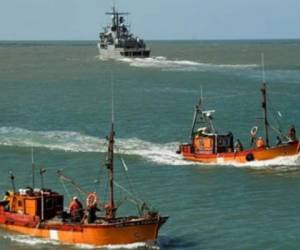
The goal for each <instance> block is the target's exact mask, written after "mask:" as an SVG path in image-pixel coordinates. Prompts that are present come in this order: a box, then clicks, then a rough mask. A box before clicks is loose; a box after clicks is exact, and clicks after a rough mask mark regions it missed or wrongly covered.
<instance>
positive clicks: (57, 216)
mask: <svg viewBox="0 0 300 250" xmlns="http://www.w3.org/2000/svg"><path fill="white" fill-rule="evenodd" d="M114 135H115V132H114V127H113V122H112V125H111V131H110V134H109V136H108V155H107V162H106V164H105V165H106V167H107V169H108V174H109V195H108V202H107V203H106V204H103V206H102V208H103V209H102V212H103V214H102V216H98V215H96V210H98V211H99V209H98V208H97V205H98V206H99V207H100V206H101V204H100V201H99V200H98V198H97V195H96V193H87V192H84V193H85V194H86V195H87V200H86V207H84V206H83V207H81V208H80V209H78V210H77V212H80V211H81V216H80V213H78V214H76V215H79V216H80V218H79V219H78V217H76V218H75V219H74V218H73V217H72V216H71V215H70V214H69V213H68V212H66V211H64V196H63V195H61V194H59V193H57V192H54V191H51V190H49V189H45V188H44V187H43V184H42V187H41V188H34V172H33V175H32V176H33V181H32V182H33V183H32V185H33V187H32V188H31V187H27V188H25V189H19V190H16V188H15V183H14V175H13V174H11V180H12V186H13V191H11V193H10V194H9V193H7V196H6V197H5V200H3V201H1V202H0V226H1V227H2V228H4V229H7V230H11V231H14V232H17V233H21V234H25V235H29V236H33V237H42V238H46V239H51V240H55V241H60V242H63V243H67V244H89V245H96V246H101V245H114V244H117V245H119V244H130V243H137V242H155V241H156V239H157V237H158V231H159V229H160V227H161V226H162V225H163V224H164V223H165V222H166V220H167V219H168V217H166V216H161V215H160V214H159V213H158V212H156V211H153V210H151V209H150V208H149V206H147V205H146V204H145V203H139V204H138V211H139V214H138V215H136V216H127V217H117V206H116V205H115V200H114V186H115V185H116V182H114ZM33 166H34V165H33ZM33 169H34V168H33ZM33 171H34V170H33ZM40 174H41V178H42V177H43V171H40ZM59 175H60V176H63V177H65V176H64V175H63V174H62V173H61V172H59ZM65 178H67V177H65ZM42 183H43V179H42ZM72 183H74V182H73V181H72ZM74 185H75V184H74ZM77 188H78V189H80V187H79V185H78V186H77ZM74 199H76V198H74ZM92 207H93V208H94V210H93V212H92ZM89 213H90V214H89ZM90 215H91V216H90Z"/></svg>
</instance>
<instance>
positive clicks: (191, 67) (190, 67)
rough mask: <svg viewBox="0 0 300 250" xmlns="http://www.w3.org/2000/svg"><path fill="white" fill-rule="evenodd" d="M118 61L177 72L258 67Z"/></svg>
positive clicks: (162, 59)
mask: <svg viewBox="0 0 300 250" xmlns="http://www.w3.org/2000/svg"><path fill="white" fill-rule="evenodd" d="M118 60H119V61H121V62H126V63H128V64H129V65H130V66H132V67H142V68H160V69H163V70H176V71H214V70H220V69H223V70H224V69H244V68H254V67H257V65H256V64H212V63H201V62H196V61H189V60H170V59H167V58H166V57H162V56H159V57H149V58H120V59H118Z"/></svg>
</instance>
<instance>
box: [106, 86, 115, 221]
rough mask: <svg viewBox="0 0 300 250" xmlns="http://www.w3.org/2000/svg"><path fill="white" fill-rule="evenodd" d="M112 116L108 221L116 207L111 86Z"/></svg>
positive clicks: (109, 137) (109, 140)
mask: <svg viewBox="0 0 300 250" xmlns="http://www.w3.org/2000/svg"><path fill="white" fill-rule="evenodd" d="M111 106H112V115H111V129H110V134H109V136H108V138H107V139H108V155H107V162H106V167H107V169H108V171H109V202H108V208H107V210H106V217H107V218H108V219H114V218H115V216H116V207H115V201H114V136H115V131H114V97H113V86H112V105H111Z"/></svg>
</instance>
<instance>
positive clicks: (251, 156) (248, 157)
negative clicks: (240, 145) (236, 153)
mask: <svg viewBox="0 0 300 250" xmlns="http://www.w3.org/2000/svg"><path fill="white" fill-rule="evenodd" d="M246 161H254V155H253V154H252V153H248V154H247V155H246Z"/></svg>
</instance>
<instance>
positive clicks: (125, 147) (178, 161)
mask: <svg viewBox="0 0 300 250" xmlns="http://www.w3.org/2000/svg"><path fill="white" fill-rule="evenodd" d="M0 145H2V146H14V147H37V148H46V149H50V150H63V151H70V152H106V151H107V142H106V140H105V139H99V138H97V137H93V136H89V135H84V134H82V133H79V132H72V131H31V130H27V129H22V128H14V127H0ZM178 145H179V142H171V143H164V144H160V143H152V142H148V141H144V140H141V139H138V138H129V139H124V138H117V139H116V153H120V154H124V155H137V156H140V157H143V158H145V159H147V160H149V161H152V162H155V163H161V164H168V165H186V164H192V163H189V162H186V161H184V160H182V158H181V157H180V156H179V155H177V154H176V153H175V152H176V149H177V148H178Z"/></svg>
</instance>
